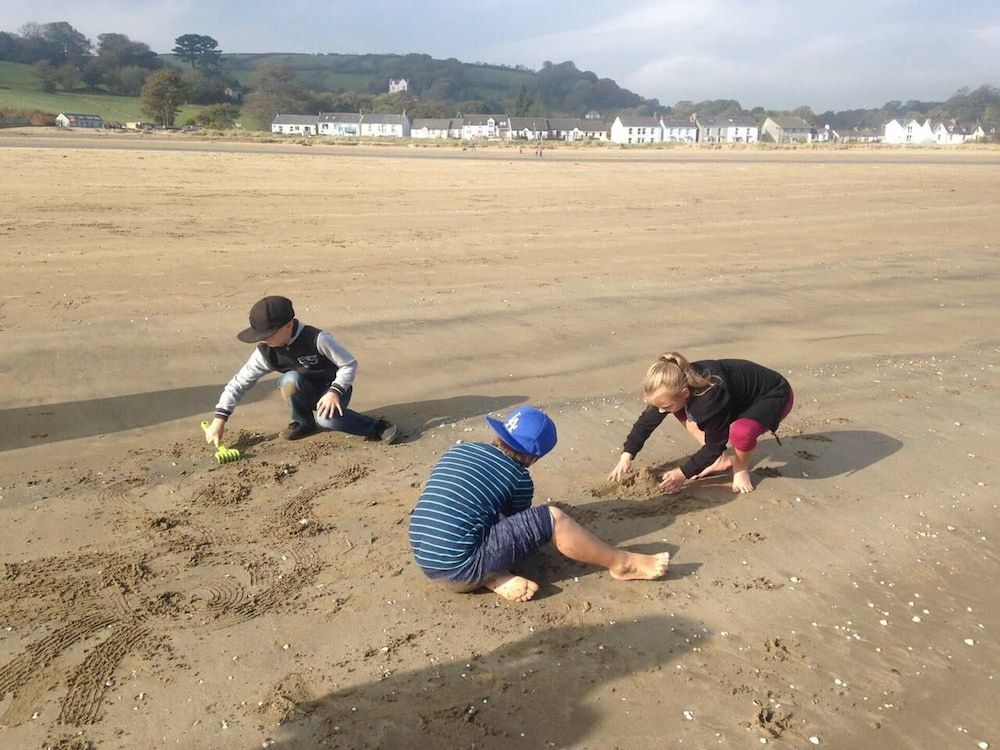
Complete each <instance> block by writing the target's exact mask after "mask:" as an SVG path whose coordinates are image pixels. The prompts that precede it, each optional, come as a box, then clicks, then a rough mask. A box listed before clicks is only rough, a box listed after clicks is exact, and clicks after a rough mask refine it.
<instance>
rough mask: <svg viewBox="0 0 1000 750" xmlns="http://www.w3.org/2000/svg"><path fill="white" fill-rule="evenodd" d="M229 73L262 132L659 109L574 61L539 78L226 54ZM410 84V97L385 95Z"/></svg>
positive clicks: (380, 62) (479, 68)
mask: <svg viewBox="0 0 1000 750" xmlns="http://www.w3.org/2000/svg"><path fill="white" fill-rule="evenodd" d="M225 61H226V64H227V66H229V67H228V69H229V70H231V71H232V72H233V74H234V75H235V76H236V77H237V78H238V79H239V80H241V81H245V82H246V84H247V86H248V89H249V91H250V92H251V93H250V94H249V95H248V96H247V98H246V106H245V107H244V113H245V115H246V116H248V117H249V118H251V119H252V120H254V121H255V122H256V123H257V124H258V125H260V126H264V125H266V124H267V123H269V122H270V118H271V117H273V116H274V114H275V113H276V112H282V113H286V114H314V113H316V112H321V111H323V112H376V113H399V112H401V111H403V110H404V109H405V110H406V112H407V114H409V115H410V116H411V117H457V116H460V115H461V114H463V113H469V112H477V113H483V114H501V113H502V114H508V115H513V116H524V115H539V116H547V115H551V114H566V115H576V116H582V115H583V114H585V113H586V112H588V111H590V110H596V111H598V112H600V113H602V114H604V113H608V112H619V111H629V112H632V111H636V110H642V111H644V112H646V113H650V112H653V111H655V110H659V109H661V106H660V103H659V102H658V101H656V100H655V99H644V98H643V97H641V96H639V95H638V94H635V93H633V92H631V91H628V90H627V89H623V88H621V87H620V86H619V85H618V84H617V83H615V82H614V81H612V80H611V79H609V78H598V77H597V75H596V74H595V73H592V72H590V71H581V70H579V69H577V67H576V65H574V64H573V63H572V62H569V61H567V62H562V63H552V62H545V63H543V65H542V67H541V69H540V70H538V71H531V70H528V69H526V68H508V67H503V66H499V65H484V64H474V65H473V64H467V63H461V62H459V61H458V60H456V59H454V58H450V59H448V60H436V59H434V58H432V57H430V56H429V55H419V54H411V55H226V56H225ZM401 78H405V79H406V82H407V85H408V88H407V91H405V92H400V93H396V94H389V93H387V92H386V91H387V85H388V82H389V80H390V79H396V80H398V79H401Z"/></svg>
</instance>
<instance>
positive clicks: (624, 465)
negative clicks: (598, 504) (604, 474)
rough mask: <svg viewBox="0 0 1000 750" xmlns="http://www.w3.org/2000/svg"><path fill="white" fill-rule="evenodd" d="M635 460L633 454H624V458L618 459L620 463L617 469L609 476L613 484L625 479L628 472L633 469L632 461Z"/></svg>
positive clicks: (616, 465) (616, 466)
mask: <svg viewBox="0 0 1000 750" xmlns="http://www.w3.org/2000/svg"><path fill="white" fill-rule="evenodd" d="M633 458H635V456H633V455H632V454H631V453H622V457H621V458H619V459H618V463H617V464H615V468H613V469H612V470H611V473H610V474H608V479H609V480H610V481H612V482H620V481H622V479H624V478H625V474H626V472H628V470H629V469H630V468H631V467H632V459H633Z"/></svg>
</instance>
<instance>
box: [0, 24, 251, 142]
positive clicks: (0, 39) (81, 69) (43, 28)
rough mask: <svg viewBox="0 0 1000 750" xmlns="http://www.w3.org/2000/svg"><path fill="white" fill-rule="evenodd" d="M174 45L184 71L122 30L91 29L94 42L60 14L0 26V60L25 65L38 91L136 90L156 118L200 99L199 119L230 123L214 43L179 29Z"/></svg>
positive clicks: (167, 118) (232, 114) (233, 112)
mask: <svg viewBox="0 0 1000 750" xmlns="http://www.w3.org/2000/svg"><path fill="white" fill-rule="evenodd" d="M176 44H177V46H176V47H174V49H173V52H174V54H175V55H176V58H177V59H178V60H180V61H183V62H185V63H190V70H181V69H179V68H177V67H174V66H171V65H168V64H166V63H164V61H163V60H162V59H161V57H160V55H158V54H157V53H156V52H154V51H152V50H151V49H150V47H149V45H148V44H145V43H144V42H138V41H134V40H132V39H129V38H128V37H127V36H126V35H124V34H117V33H107V34H99V35H98V37H97V44H96V45H95V44H93V42H91V40H90V39H88V38H87V37H86V36H84V35H83V34H81V33H80V32H79V31H77V30H76V29H74V28H73V27H72V26H71V25H70V24H69V23H67V22H65V21H56V22H53V23H44V24H40V23H29V24H25V26H23V27H22V29H21V31H20V33H18V34H12V33H10V32H7V31H0V60H6V61H10V62H18V63H27V64H31V65H33V68H34V72H35V75H36V77H37V78H38V81H39V85H40V88H41V89H42V90H43V91H47V92H53V91H66V92H102V93H108V94H119V95H122V96H142V111H143V113H145V114H146V115H148V116H149V117H151V118H153V119H155V120H156V121H157V123H159V124H162V125H173V124H174V118H175V117H176V114H177V111H178V109H179V107H180V105H181V104H183V103H193V104H208V105H211V106H210V107H208V108H207V109H206V110H204V111H203V112H202V114H201V115H199V117H200V118H202V119H203V120H204V123H205V124H216V125H219V126H220V127H227V126H231V125H232V124H233V122H234V121H235V119H236V117H238V116H239V111H238V110H237V109H236V108H235V107H233V106H232V105H231V104H230V103H229V99H230V98H231V96H232V92H233V90H234V89H233V86H235V85H237V84H236V81H235V79H234V78H233V77H232V76H230V75H228V74H226V72H225V71H224V69H223V66H222V63H221V51H220V50H219V49H218V43H217V42H216V41H215V40H214V39H212V38H211V37H209V36H204V35H200V34H184V35H182V36H180V37H178V38H177V40H176Z"/></svg>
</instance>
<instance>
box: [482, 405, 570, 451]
mask: <svg viewBox="0 0 1000 750" xmlns="http://www.w3.org/2000/svg"><path fill="white" fill-rule="evenodd" d="M486 423H487V424H488V425H489V426H490V427H492V428H493V431H494V432H495V433H496V434H497V435H498V436H499V438H500V439H501V440H503V441H504V442H505V443H507V445H509V446H510V447H511V448H513V449H514V450H516V451H517V452H518V453H525V454H527V455H529V456H535V457H537V458H541V457H542V456H544V455H545V454H546V453H548V452H549V451H550V450H552V449H553V448H555V447H556V440H558V438H557V436H556V423H555V422H553V421H552V420H551V419H550V418H549V415H548V414H546V413H545V412H543V411H541V410H540V409H536V408H535V407H533V406H522V407H520V408H518V409H515V410H514V411H512V412H511V413H510V414H508V415H507V418H506V419H505V420H504V421H502V422H501V421H500V420H499V419H494V418H493V417H486Z"/></svg>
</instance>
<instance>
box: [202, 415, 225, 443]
mask: <svg viewBox="0 0 1000 750" xmlns="http://www.w3.org/2000/svg"><path fill="white" fill-rule="evenodd" d="M225 431H226V420H224V419H219V418H218V417H216V418H215V419H213V420H212V424H210V425H209V426H208V429H207V430H205V442H206V443H211V444H212V445H214V446H215V447H216V448H218V447H219V441H220V440H222V433H224V432H225Z"/></svg>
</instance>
